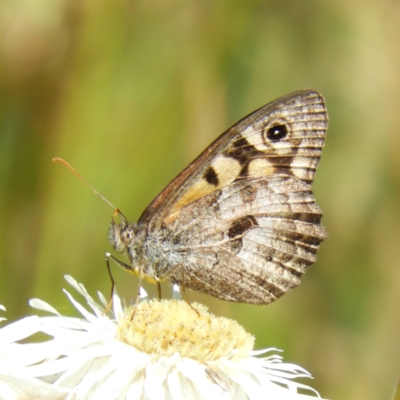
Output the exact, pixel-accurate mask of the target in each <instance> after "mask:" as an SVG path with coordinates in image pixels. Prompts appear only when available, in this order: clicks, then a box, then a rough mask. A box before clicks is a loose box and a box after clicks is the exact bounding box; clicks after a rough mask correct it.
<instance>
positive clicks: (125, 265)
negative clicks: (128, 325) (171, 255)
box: [104, 253, 143, 318]
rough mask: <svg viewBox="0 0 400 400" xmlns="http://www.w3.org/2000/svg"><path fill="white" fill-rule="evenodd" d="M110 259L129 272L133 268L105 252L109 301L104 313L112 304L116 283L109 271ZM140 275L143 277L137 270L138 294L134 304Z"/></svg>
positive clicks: (140, 278)
mask: <svg viewBox="0 0 400 400" xmlns="http://www.w3.org/2000/svg"><path fill="white" fill-rule="evenodd" d="M110 259H111V260H113V261H114V262H115V263H116V264H117V265H119V266H120V267H122V268H124V269H126V270H127V271H129V272H132V271H133V268H132V266H131V265H129V264H125V263H124V262H122V261H120V260H118V258H115V257H114V256H113V255H112V254H110V253H106V265H107V271H108V275H109V276H110V280H111V295H110V301H109V302H108V305H107V307H106V309H105V311H104V313H107V312H108V311H109V310H110V308H111V305H112V298H113V294H114V288H115V283H116V282H115V280H114V277H113V275H112V272H111V268H110V261H109V260H110ZM142 277H143V273H142V271H141V270H140V272H139V289H138V295H137V297H136V302H135V304H136V303H137V302H138V300H139V296H140V286H141V283H142ZM132 318H133V317H132Z"/></svg>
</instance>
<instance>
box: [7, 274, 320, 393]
mask: <svg viewBox="0 0 400 400" xmlns="http://www.w3.org/2000/svg"><path fill="white" fill-rule="evenodd" d="M66 279H67V281H68V282H69V284H70V285H71V286H73V287H74V288H75V289H76V290H77V291H78V292H79V293H80V294H81V295H82V296H83V297H84V298H85V300H86V302H87V304H88V306H89V307H90V308H91V312H89V311H87V309H85V308H84V307H83V306H82V305H81V304H80V303H78V302H77V301H76V300H75V299H74V298H73V297H72V296H71V295H70V294H69V293H68V292H67V291H65V292H66V294H67V296H68V297H69V299H70V300H71V302H72V304H73V305H74V306H75V307H76V309H77V310H78V311H79V312H80V313H81V315H82V318H72V317H65V316H62V315H60V314H59V313H58V311H57V310H55V309H54V308H53V307H51V306H50V305H49V304H47V303H45V302H43V301H41V300H38V299H34V300H31V302H30V304H31V306H33V307H35V308H37V309H40V310H45V311H47V312H50V313H51V314H54V316H50V317H38V316H32V317H27V318H24V319H22V320H19V321H17V322H15V323H12V324H9V325H7V326H5V327H3V328H2V329H0V398H1V399H6V400H8V399H13V400H14V399H30V398H40V399H52V400H53V399H91V400H93V399H108V400H111V399H155V400H160V399H174V400H175V399H177V400H184V399H211V398H218V399H270V400H281V399H285V400H299V399H304V400H305V399H311V398H315V396H317V397H318V398H320V396H319V395H318V393H317V392H316V391H315V390H313V389H312V388H310V387H308V386H306V385H303V384H300V383H297V382H295V381H294V379H295V378H300V377H311V376H310V374H309V373H308V372H307V371H305V370H304V369H303V368H301V367H298V366H296V365H293V364H287V363H284V362H283V361H282V357H280V356H278V355H276V354H271V352H273V351H276V349H267V350H261V351H254V350H252V349H253V344H254V338H253V337H252V336H251V335H250V334H248V333H247V332H246V331H245V330H244V329H243V328H242V327H241V326H240V325H239V324H238V323H237V322H235V321H233V320H230V319H227V318H222V317H216V316H213V315H211V314H209V313H208V312H207V309H206V307H204V306H203V305H200V304H197V303H193V304H192V306H189V305H188V304H187V303H186V302H184V301H182V300H162V301H157V300H153V301H147V300H142V301H140V302H139V303H138V304H137V305H136V306H133V307H132V306H131V307H124V306H123V305H122V302H121V299H120V298H119V297H118V296H117V295H114V297H113V310H112V315H111V316H107V315H104V313H103V311H104V309H105V307H106V306H107V301H106V299H105V298H104V296H103V295H101V294H100V293H99V298H100V303H97V302H95V301H94V300H93V299H92V298H91V297H90V296H89V294H88V293H87V292H86V290H85V288H84V287H83V285H81V284H79V283H78V282H76V281H75V280H74V279H72V278H71V277H66ZM142 297H144V293H143V296H142ZM194 309H195V310H196V311H194ZM133 310H134V311H133ZM133 312H134V318H132V313H133ZM37 332H43V333H45V334H47V335H49V336H50V337H52V339H51V340H48V341H45V342H42V343H24V344H20V343H18V341H20V340H22V339H27V338H29V337H30V336H31V335H33V334H35V333H37ZM25 342H26V340H25ZM266 354H270V355H266ZM262 355H263V356H262ZM260 356H262V357H260ZM299 391H302V392H304V391H309V392H311V394H309V395H306V394H301V393H299Z"/></svg>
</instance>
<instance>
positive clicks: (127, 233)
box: [121, 227, 134, 246]
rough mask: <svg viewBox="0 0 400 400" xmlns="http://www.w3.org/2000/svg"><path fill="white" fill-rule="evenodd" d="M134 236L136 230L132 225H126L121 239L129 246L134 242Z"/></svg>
mask: <svg viewBox="0 0 400 400" xmlns="http://www.w3.org/2000/svg"><path fill="white" fill-rule="evenodd" d="M133 237H134V232H133V230H132V228H131V227H126V228H124V229H123V230H122V232H121V240H122V242H123V243H125V244H126V245H128V246H129V244H130V243H131V242H132V239H133Z"/></svg>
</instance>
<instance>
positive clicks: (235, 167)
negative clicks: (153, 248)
mask: <svg viewBox="0 0 400 400" xmlns="http://www.w3.org/2000/svg"><path fill="white" fill-rule="evenodd" d="M327 124H328V116H327V112H326V107H325V102H324V99H323V97H322V96H321V95H320V94H319V93H318V92H316V91H313V90H301V91H298V92H293V93H291V94H288V95H286V96H284V97H281V98H279V99H277V100H275V101H273V102H272V103H269V104H267V105H265V106H264V107H261V108H260V109H258V110H257V111H255V112H253V113H252V114H250V115H248V116H247V117H245V118H243V119H241V120H240V121H239V122H237V123H236V124H235V125H233V126H232V127H231V128H229V129H228V130H227V131H226V132H224V133H223V134H222V135H221V136H220V137H219V138H217V139H216V140H215V141H214V142H213V143H212V144H211V145H210V146H209V147H208V148H207V149H206V150H205V151H204V152H203V153H202V154H201V155H200V156H199V157H198V158H197V159H196V160H195V161H193V162H192V163H191V164H190V165H189V166H188V167H187V168H186V169H185V170H183V171H182V172H181V173H180V174H179V175H178V176H177V177H176V178H175V179H174V180H172V181H171V182H170V183H169V185H168V186H167V187H166V188H165V189H164V190H163V191H162V192H161V193H160V194H159V195H158V196H157V197H156V198H155V199H154V200H153V202H152V203H151V204H150V205H149V206H148V207H147V208H146V210H145V211H144V212H143V214H142V216H141V217H140V219H139V223H142V224H148V225H149V229H150V230H154V229H159V228H160V226H161V223H162V220H163V219H164V218H165V217H166V216H167V215H169V214H172V213H174V212H176V211H178V210H179V209H181V208H183V207H185V206H187V205H188V204H190V203H192V202H194V201H196V200H198V199H199V198H202V197H204V196H206V195H207V194H209V193H212V192H213V191H215V190H218V189H220V188H222V187H224V186H227V185H229V184H230V183H232V182H233V181H235V180H236V179H243V178H252V177H270V176H273V175H276V174H285V175H290V176H294V177H296V178H298V179H301V180H304V181H306V182H309V183H311V182H312V181H313V179H314V174H315V170H316V168H317V165H318V162H319V159H320V157H321V150H322V147H323V145H324V140H325V135H326V129H327Z"/></svg>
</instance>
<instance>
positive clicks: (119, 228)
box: [108, 209, 139, 253]
mask: <svg viewBox="0 0 400 400" xmlns="http://www.w3.org/2000/svg"><path fill="white" fill-rule="evenodd" d="M116 214H118V215H119V216H120V218H121V222H120V223H117V222H115V220H114V217H115V215H116ZM138 231H139V228H138V226H137V224H134V223H129V222H128V220H127V219H126V218H125V216H124V215H123V214H122V213H121V211H119V210H118V209H116V210H115V212H114V215H113V218H112V221H111V224H110V229H109V231H108V241H109V242H110V244H111V246H112V247H113V248H114V249H115V250H116V251H117V252H118V253H125V252H129V249H132V248H133V247H134V245H135V243H137V241H138Z"/></svg>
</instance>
